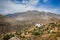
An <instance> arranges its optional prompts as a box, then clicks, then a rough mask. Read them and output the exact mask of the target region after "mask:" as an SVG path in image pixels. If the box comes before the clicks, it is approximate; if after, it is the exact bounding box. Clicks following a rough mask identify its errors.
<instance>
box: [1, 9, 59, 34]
mask: <svg viewBox="0 0 60 40" xmlns="http://www.w3.org/2000/svg"><path fill="white" fill-rule="evenodd" d="M58 20H60V15H58V14H54V13H50V12H43V11H42V12H39V11H36V10H33V11H27V12H21V13H15V14H8V15H6V16H3V15H0V26H1V27H0V32H1V33H2V32H11V31H17V30H22V29H23V30H24V28H26V27H27V28H30V27H31V26H33V25H35V24H37V23H40V24H46V23H48V22H51V21H53V22H56V21H58ZM2 30H3V31H2Z"/></svg>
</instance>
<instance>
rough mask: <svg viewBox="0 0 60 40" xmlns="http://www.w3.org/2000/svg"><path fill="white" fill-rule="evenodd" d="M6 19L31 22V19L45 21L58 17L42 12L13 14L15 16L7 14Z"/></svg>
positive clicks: (59, 16)
mask: <svg viewBox="0 0 60 40" xmlns="http://www.w3.org/2000/svg"><path fill="white" fill-rule="evenodd" d="M6 16H8V17H12V18H15V19H16V20H19V21H21V20H32V19H47V18H51V17H56V18H60V15H58V14H54V13H50V12H43V11H36V10H33V11H26V12H21V13H15V14H8V15H6Z"/></svg>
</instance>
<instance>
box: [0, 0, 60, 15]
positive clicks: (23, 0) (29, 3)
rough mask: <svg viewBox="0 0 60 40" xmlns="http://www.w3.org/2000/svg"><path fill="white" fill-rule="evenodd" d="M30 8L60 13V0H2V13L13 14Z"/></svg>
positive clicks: (0, 12) (0, 7) (0, 2)
mask: <svg viewBox="0 0 60 40" xmlns="http://www.w3.org/2000/svg"><path fill="white" fill-rule="evenodd" d="M28 10H38V11H46V12H52V13H57V14H60V0H0V14H4V15H5V14H13V13H18V12H24V11H28Z"/></svg>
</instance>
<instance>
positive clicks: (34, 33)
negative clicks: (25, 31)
mask: <svg viewBox="0 0 60 40" xmlns="http://www.w3.org/2000/svg"><path fill="white" fill-rule="evenodd" d="M32 35H35V36H38V35H40V32H38V31H33V32H32Z"/></svg>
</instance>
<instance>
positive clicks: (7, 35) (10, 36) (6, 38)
mask: <svg viewBox="0 0 60 40" xmlns="http://www.w3.org/2000/svg"><path fill="white" fill-rule="evenodd" d="M12 37H14V35H13V34H6V35H5V36H4V37H3V40H9V39H10V38H12Z"/></svg>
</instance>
